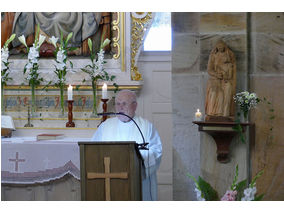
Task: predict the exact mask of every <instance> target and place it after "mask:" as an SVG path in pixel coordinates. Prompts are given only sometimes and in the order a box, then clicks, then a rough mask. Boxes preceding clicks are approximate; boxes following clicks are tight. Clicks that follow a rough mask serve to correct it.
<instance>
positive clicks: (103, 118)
mask: <svg viewBox="0 0 284 213" xmlns="http://www.w3.org/2000/svg"><path fill="white" fill-rule="evenodd" d="M101 101H102V102H103V112H104V113H105V112H107V101H108V99H101ZM106 119H107V115H103V117H102V120H101V123H102V122H104V121H105V120H106ZM101 123H100V124H99V125H98V127H99V126H100V125H101Z"/></svg>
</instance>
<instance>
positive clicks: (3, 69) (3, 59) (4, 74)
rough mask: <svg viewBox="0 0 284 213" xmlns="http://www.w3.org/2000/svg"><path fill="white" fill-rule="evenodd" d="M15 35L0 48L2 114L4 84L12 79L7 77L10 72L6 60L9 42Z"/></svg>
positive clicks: (2, 110) (2, 107) (2, 108)
mask: <svg viewBox="0 0 284 213" xmlns="http://www.w3.org/2000/svg"><path fill="white" fill-rule="evenodd" d="M15 37H16V34H12V35H11V36H10V38H9V39H8V40H7V41H6V42H5V44H4V46H3V47H2V48H1V100H2V101H1V113H2V114H4V109H5V107H4V85H6V84H7V82H8V81H9V80H12V78H11V77H9V74H10V68H9V64H10V62H9V61H8V59H9V48H8V46H9V44H10V43H11V42H12V41H13V40H14V38H15Z"/></svg>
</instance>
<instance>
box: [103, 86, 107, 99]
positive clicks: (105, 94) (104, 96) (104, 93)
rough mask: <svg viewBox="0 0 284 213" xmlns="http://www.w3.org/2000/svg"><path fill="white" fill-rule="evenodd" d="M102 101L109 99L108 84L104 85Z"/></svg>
mask: <svg viewBox="0 0 284 213" xmlns="http://www.w3.org/2000/svg"><path fill="white" fill-rule="evenodd" d="M102 99H107V84H106V83H104V85H103V87H102Z"/></svg>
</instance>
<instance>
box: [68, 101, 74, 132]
mask: <svg viewBox="0 0 284 213" xmlns="http://www.w3.org/2000/svg"><path fill="white" fill-rule="evenodd" d="M67 102H68V122H67V123H66V127H75V123H74V122H73V121H72V120H73V113H72V108H73V102H74V101H73V100H68V101H67Z"/></svg>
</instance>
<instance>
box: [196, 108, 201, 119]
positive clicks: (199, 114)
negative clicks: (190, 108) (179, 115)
mask: <svg viewBox="0 0 284 213" xmlns="http://www.w3.org/2000/svg"><path fill="white" fill-rule="evenodd" d="M201 118H202V114H201V112H200V111H199V109H197V112H196V113H195V120H196V121H201Z"/></svg>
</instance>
